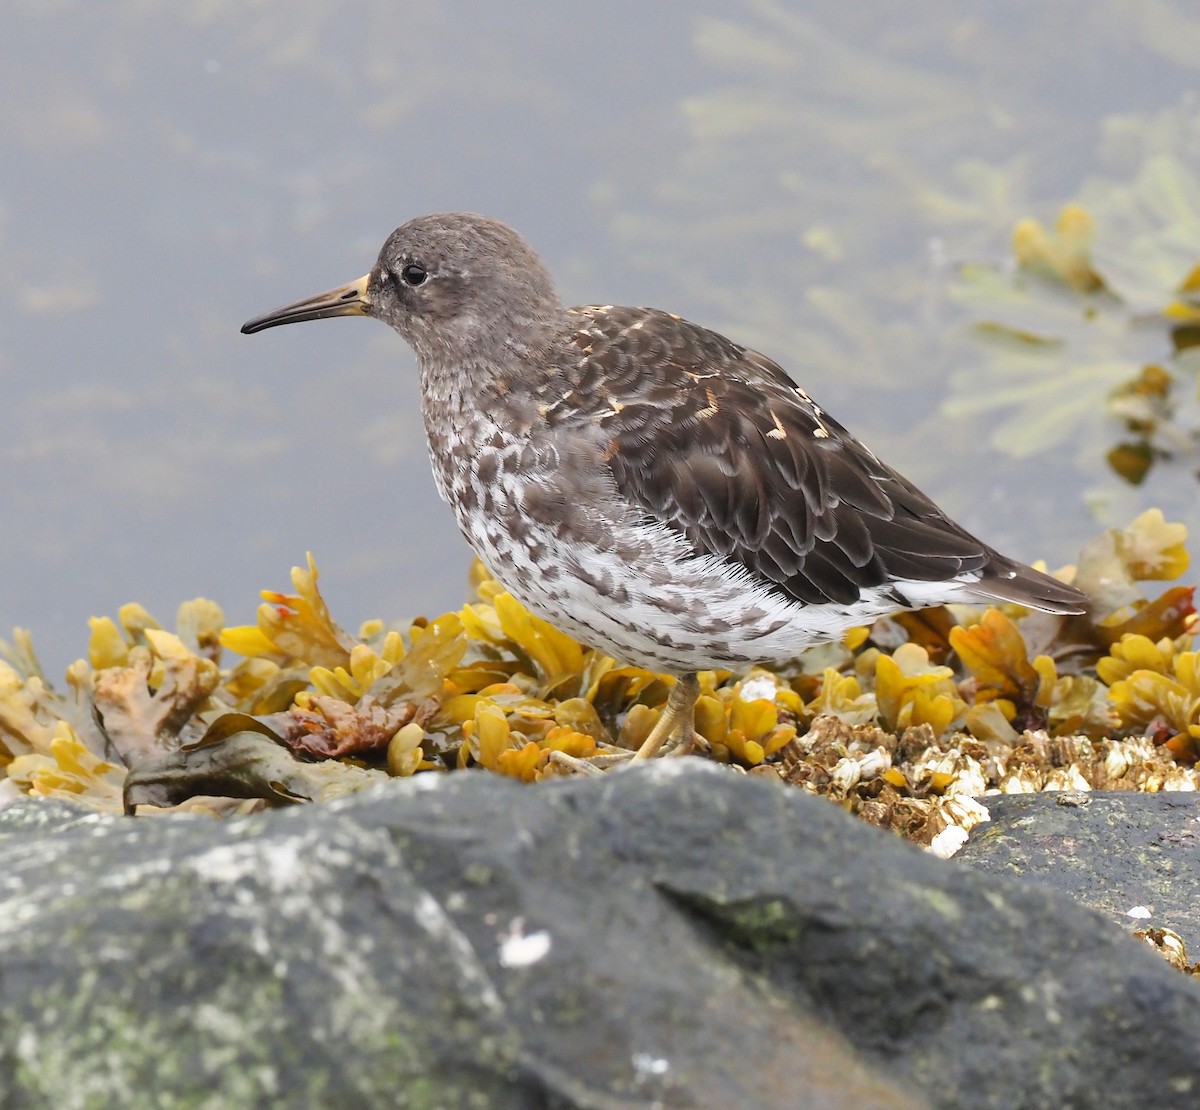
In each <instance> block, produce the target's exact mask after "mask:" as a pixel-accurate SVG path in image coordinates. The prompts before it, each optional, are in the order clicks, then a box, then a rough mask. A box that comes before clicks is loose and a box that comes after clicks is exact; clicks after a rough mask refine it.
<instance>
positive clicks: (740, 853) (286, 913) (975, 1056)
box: [0, 760, 1200, 1108]
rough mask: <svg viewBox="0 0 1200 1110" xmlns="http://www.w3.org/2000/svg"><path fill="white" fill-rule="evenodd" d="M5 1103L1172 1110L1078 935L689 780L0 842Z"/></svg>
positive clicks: (653, 776) (1127, 1001) (863, 830)
mask: <svg viewBox="0 0 1200 1110" xmlns="http://www.w3.org/2000/svg"><path fill="white" fill-rule="evenodd" d="M0 848H3V850H4V851H5V861H6V866H5V868H4V869H3V874H2V875H0V899H2V901H0V1102H2V1103H3V1105H5V1106H46V1105H53V1106H56V1107H71V1106H93V1105H94V1106H107V1105H122V1106H129V1107H137V1106H156V1107H174V1106H182V1105H187V1106H193V1107H194V1106H213V1107H216V1106H297V1107H299V1106H313V1105H347V1106H349V1105H353V1106H414V1107H426V1106H428V1107H434V1106H445V1107H466V1106H483V1107H522V1108H524V1107H573V1106H579V1107H633V1106H656V1105H657V1106H664V1107H671V1106H700V1107H731V1106H746V1107H750V1106H753V1107H796V1106H806V1107H842V1106H856V1107H918V1106H945V1107H976V1106H978V1107H985V1106H986V1107H992V1106H994V1107H1006V1108H1007V1107H1024V1106H1029V1107H1039V1106H1061V1105H1071V1106H1073V1107H1087V1106H1105V1107H1120V1106H1144V1105H1156V1106H1181V1107H1182V1106H1192V1105H1195V1101H1196V1099H1197V1097H1200V989H1197V987H1196V985H1195V984H1194V983H1193V982H1192V981H1191V980H1190V979H1188V978H1187V977H1185V976H1183V975H1181V974H1179V973H1178V972H1176V971H1173V970H1172V969H1171V968H1170V967H1168V966H1167V965H1166V964H1165V963H1163V962H1162V961H1161V960H1160V959H1159V958H1158V957H1157V956H1155V955H1154V954H1153V953H1152V952H1150V951H1149V950H1148V949H1145V948H1144V946H1141V945H1140V944H1139V943H1138V942H1135V941H1134V940H1131V939H1130V938H1129V937H1126V936H1123V935H1122V933H1121V931H1120V930H1118V929H1116V928H1114V927H1113V926H1112V924H1111V923H1110V922H1109V921H1106V920H1104V918H1103V917H1101V916H1100V915H1099V914H1097V913H1094V912H1092V911H1089V910H1087V909H1083V908H1080V907H1079V906H1077V905H1075V904H1073V903H1072V902H1071V901H1070V900H1069V899H1068V898H1066V897H1065V896H1063V895H1060V894H1057V893H1055V892H1053V891H1049V890H1046V889H1044V888H1042V887H1040V886H1038V885H1036V884H1034V883H1030V882H1025V881H1016V880H1012V879H1009V878H1004V877H997V876H990V875H986V874H984V873H982V872H981V871H979V870H977V869H974V868H971V867H965V866H962V865H961V864H960V863H958V862H956V861H951V862H949V863H944V862H941V861H939V860H936V859H934V858H932V857H930V856H929V855H928V854H925V853H923V852H921V851H920V850H918V849H916V848H914V847H912V846H911V845H909V844H906V843H903V842H901V841H900V840H898V839H897V838H895V837H894V836H892V835H890V834H887V833H883V832H880V831H879V830H877V829H872V828H870V827H867V826H866V825H864V824H862V823H861V822H858V821H855V820H854V819H852V818H850V817H848V816H847V815H846V814H845V813H843V812H841V811H840V810H839V809H838V808H837V807H836V806H835V805H832V804H831V803H829V802H828V801H825V800H822V799H817V798H813V797H809V796H806V795H805V794H804V793H803V792H802V791H799V790H796V789H791V788H787V787H785V786H783V785H781V784H778V783H773V782H769V781H765V780H760V779H755V778H753V777H747V776H739V775H736V774H734V773H731V772H728V771H723V770H720V769H717V768H714V767H712V766H710V765H704V764H701V763H699V762H698V761H697V762H692V761H689V760H670V761H667V762H665V763H662V764H659V765H656V766H650V767H644V768H638V769H633V770H628V771H621V772H616V773H612V774H609V775H605V776H599V777H594V778H588V777H580V778H573V779H569V780H567V779H564V780H563V781H561V782H557V781H556V782H547V783H542V784H539V785H537V786H535V787H528V786H522V785H520V784H517V783H515V782H508V781H506V780H503V779H501V778H499V777H497V776H493V775H486V774H458V775H450V776H437V775H421V776H417V777H416V778H414V779H408V780H397V781H394V782H391V783H388V784H386V785H384V786H382V787H380V788H375V789H371V790H369V791H365V792H363V793H360V794H356V795H353V796H349V797H347V798H345V799H343V800H341V801H337V802H333V803H330V804H325V805H308V806H302V807H297V808H294V809H289V810H279V811H272V812H268V813H265V814H259V815H256V816H253V817H246V818H241V817H239V818H232V819H229V820H226V821H215V820H212V819H209V818H205V817H200V816H176V817H152V818H139V819H127V818H119V817H111V816H102V815H95V814H91V813H84V812H83V811H80V810H75V809H73V808H72V807H70V806H68V805H65V804H61V803H46V802H35V801H28V800H22V801H18V802H16V803H14V804H13V805H11V806H10V807H8V808H7V809H6V810H4V811H3V812H0Z"/></svg>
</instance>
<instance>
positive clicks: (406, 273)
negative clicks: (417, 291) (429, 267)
mask: <svg viewBox="0 0 1200 1110" xmlns="http://www.w3.org/2000/svg"><path fill="white" fill-rule="evenodd" d="M400 276H401V277H402V278H404V280H405V281H406V282H407V283H408V284H409V285H420V284H421V282H423V281H424V280H425V279H426V278H427V277H428V276H429V275H428V274H427V273H426V272H425V267H424V266H418V265H417V264H416V263H415V262H410V263H409V264H408V265H407V266H405V267H404V269H403V270H401V271H400Z"/></svg>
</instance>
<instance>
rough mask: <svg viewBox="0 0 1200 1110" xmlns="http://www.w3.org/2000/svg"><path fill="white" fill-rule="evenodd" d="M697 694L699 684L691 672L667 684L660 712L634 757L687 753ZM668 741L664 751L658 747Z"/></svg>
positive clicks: (691, 742)
mask: <svg viewBox="0 0 1200 1110" xmlns="http://www.w3.org/2000/svg"><path fill="white" fill-rule="evenodd" d="M699 696H700V684H699V682H697V681H696V675H695V673H694V672H692V673H688V674H685V675H680V677H679V681H678V682H676V683H675V685H674V686H673V687H672V688H671V694H670V697H668V698H667V704H666V707H665V708H664V709H663V711H662V715H661V716H660V717H659V718H658V720H657V722H655V725H654V727H653V728H652V729H651V730H650V735H649V736H647V737H646V739H645V740H644V741H643V742H642V746H641V747H640V748H638V750H637V751H636V752H635V753H634V754H633V759H634V760H635V761H637V760H642V759H653V758H654V757H655V756H657V755H659V754H663V755H665V754H671V755H690V754H691V751H692V749H693V748H694V747H695V744H696V732H695V728H694V717H695V712H696V698H698V697H699ZM668 741H670V747H669V748H667V751H666V752H663V751H662V749H663V748H664V747H665V746H666V745H667V743H668Z"/></svg>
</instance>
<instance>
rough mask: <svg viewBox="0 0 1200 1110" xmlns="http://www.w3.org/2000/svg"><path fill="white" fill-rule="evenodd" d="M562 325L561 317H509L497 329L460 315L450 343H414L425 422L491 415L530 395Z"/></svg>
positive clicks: (563, 320)
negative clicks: (440, 417) (438, 417)
mask: <svg viewBox="0 0 1200 1110" xmlns="http://www.w3.org/2000/svg"><path fill="white" fill-rule="evenodd" d="M566 323H567V321H566V320H565V313H558V312H556V313H554V314H553V315H550V314H547V315H544V316H539V317H537V318H524V319H521V318H517V319H512V318H509V319H508V320H506V321H504V323H503V326H502V327H501V326H497V325H496V323H495V322H493V321H487V322H486V324H484V322H481V321H477V320H475V319H473V318H470V317H467V316H463V317H460V318H459V319H458V320H457V321H456V325H458V326H456V328H455V335H454V337H453V339H447V337H446V336H445V335H444V334H443V335H441V336H439V338H438V340H437V341H434V342H430V343H427V344H426V343H421V342H414V343H413V346H414V348H415V349H416V353H417V361H418V363H419V365H420V368H421V394H422V398H423V400H424V403H425V410H426V419H427V422H428V419H429V416H430V414H431V413H435V412H436V413H442V414H444V416H443V418H444V419H447V420H450V421H452V422H455V423H457V422H458V421H459V420H461V419H462V418H463V417H464V415H467V414H474V415H477V414H479V413H484V414H488V413H494V412H495V409H496V408H497V406H498V405H500V406H504V407H507V405H511V404H512V403H513V402H514V401H517V400H518V399H519V397H520V396H521V395H522V394H524V393H527V392H530V391H531V387H535V385H536V379H537V378H538V372H537V369H536V368H537V367H538V365H539V364H540V363H542V362H543V361H544V356H545V354H546V352H547V351H549V350H550V349H551V348H552V347H553V346H554V345H555V343H556V342H557V341H558V339H559V337H560V336H561V335H562V332H563V329H564V326H566ZM501 337H502V338H501Z"/></svg>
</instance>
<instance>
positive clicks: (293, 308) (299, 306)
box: [242, 274, 371, 335]
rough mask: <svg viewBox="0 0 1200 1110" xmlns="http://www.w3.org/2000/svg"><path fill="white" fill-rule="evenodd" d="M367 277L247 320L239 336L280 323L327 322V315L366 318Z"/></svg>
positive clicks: (275, 326)
mask: <svg viewBox="0 0 1200 1110" xmlns="http://www.w3.org/2000/svg"><path fill="white" fill-rule="evenodd" d="M370 277H371V275H370V274H365V275H364V276H363V277H360V278H359V279H358V281H352V282H350V283H349V284H348V285H339V286H338V287H337V288H336V289H330V290H329V292H327V293H318V294H317V295H316V296H315V297H308V298H306V299H305V300H303V301H295V302H293V303H292V304H285V305H284V306H283V307H282V308H276V309H273V310H272V311H271V312H266V313H264V314H263V315H262V316H256V317H255V318H254V319H253V320H247V321H246V322H245V323H244V324H243V325H242V334H243V335H253V334H254V333H255V332H256V331H266V329H267V328H277V327H279V325H280V324H298V323H300V322H301V321H302V320H327V319H329V317H331V316H366V315H367V309H368V308H369V307H370V305H371V301H370V298H369V297H368V296H367V282H368V280H369V279H370Z"/></svg>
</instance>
